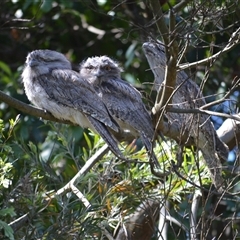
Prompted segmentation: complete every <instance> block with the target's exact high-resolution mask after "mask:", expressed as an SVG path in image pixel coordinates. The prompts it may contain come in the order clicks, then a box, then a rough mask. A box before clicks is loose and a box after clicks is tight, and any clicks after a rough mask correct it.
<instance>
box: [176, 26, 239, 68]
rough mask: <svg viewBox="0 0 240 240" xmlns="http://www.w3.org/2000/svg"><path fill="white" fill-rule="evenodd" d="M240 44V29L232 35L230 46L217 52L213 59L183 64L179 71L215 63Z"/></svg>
mask: <svg viewBox="0 0 240 240" xmlns="http://www.w3.org/2000/svg"><path fill="white" fill-rule="evenodd" d="M239 42H240V27H239V28H238V29H237V30H236V31H235V32H234V33H233V34H232V36H231V37H230V39H229V41H228V44H227V45H226V46H225V47H224V49H223V50H221V51H219V52H217V53H216V54H214V55H212V56H211V57H208V58H204V59H202V60H200V61H197V62H193V63H185V64H181V65H180V66H179V69H181V70H184V69H186V68H191V67H196V66H197V65H200V64H205V63H209V62H211V61H214V60H216V59H217V58H218V57H219V56H220V55H222V54H223V53H226V52H228V51H230V50H231V49H232V48H234V47H235V46H236V45H237V44H239Z"/></svg>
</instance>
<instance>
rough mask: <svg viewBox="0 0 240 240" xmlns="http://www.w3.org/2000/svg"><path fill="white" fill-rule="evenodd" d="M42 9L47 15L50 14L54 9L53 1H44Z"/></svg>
mask: <svg viewBox="0 0 240 240" xmlns="http://www.w3.org/2000/svg"><path fill="white" fill-rule="evenodd" d="M41 9H42V11H43V12H45V13H47V12H49V11H50V10H51V9H52V0H45V1H43V4H42V7H41Z"/></svg>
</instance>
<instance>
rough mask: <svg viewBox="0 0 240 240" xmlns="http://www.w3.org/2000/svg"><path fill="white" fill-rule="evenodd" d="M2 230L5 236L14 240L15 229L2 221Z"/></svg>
mask: <svg viewBox="0 0 240 240" xmlns="http://www.w3.org/2000/svg"><path fill="white" fill-rule="evenodd" d="M0 229H3V230H4V235H5V236H6V237H8V238H9V239H10V240H14V236H13V229H12V228H11V227H10V226H9V225H8V224H7V223H5V222H3V221H1V220H0Z"/></svg>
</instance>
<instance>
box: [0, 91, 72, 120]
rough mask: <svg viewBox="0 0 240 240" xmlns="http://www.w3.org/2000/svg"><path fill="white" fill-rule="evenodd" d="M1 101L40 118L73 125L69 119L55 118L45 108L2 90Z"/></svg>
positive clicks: (0, 93)
mask: <svg viewBox="0 0 240 240" xmlns="http://www.w3.org/2000/svg"><path fill="white" fill-rule="evenodd" d="M0 101H2V102H5V103H6V104H8V105H9V106H10V107H13V108H15V109H17V110H18V111H20V112H23V113H26V114H29V115H32V116H34V117H39V118H42V119H45V120H50V121H54V122H59V123H65V124H71V125H73V124H72V123H71V122H69V121H65V120H60V119H57V118H55V117H54V116H53V115H52V114H51V113H49V112H47V111H45V110H42V109H40V108H36V107H33V106H31V105H28V104H26V103H23V102H21V101H19V100H17V99H15V98H12V97H10V96H8V95H7V94H5V93H4V92H2V91H0Z"/></svg>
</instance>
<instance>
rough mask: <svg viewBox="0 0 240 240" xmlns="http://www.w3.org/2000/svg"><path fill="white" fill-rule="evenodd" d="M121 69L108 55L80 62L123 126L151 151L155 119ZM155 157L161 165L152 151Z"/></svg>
mask: <svg viewBox="0 0 240 240" xmlns="http://www.w3.org/2000/svg"><path fill="white" fill-rule="evenodd" d="M121 71H122V69H121V68H120V67H119V66H118V63H117V62H115V61H114V60H112V59H111V58H109V57H107V56H100V57H91V58H88V59H87V60H86V61H84V62H83V63H81V64H80V74H81V76H82V77H84V78H86V79H87V80H88V81H89V82H90V83H91V85H92V86H93V87H94V89H95V90H96V91H97V93H98V95H99V96H100V97H101V99H102V101H103V103H104V104H105V105H106V107H107V109H108V111H109V113H110V115H111V116H112V117H113V118H114V119H115V120H116V122H117V123H118V124H119V126H120V128H121V129H122V130H123V131H130V132H131V134H132V135H133V136H134V137H139V136H140V137H141V139H142V141H143V143H144V145H145V147H146V149H147V151H148V153H149V154H151V153H152V140H153V136H154V128H153V124H152V119H151V117H150V115H149V113H148V111H147V109H146V108H145V106H144V104H143V102H142V96H141V94H140V92H139V91H138V90H137V89H135V88H134V87H133V86H132V85H130V84H129V83H127V82H126V81H124V80H122V79H121ZM152 157H153V159H154V162H155V165H157V166H158V161H157V159H156V156H155V155H154V154H152ZM151 166H152V165H151ZM155 173H156V172H155ZM161 176H162V175H161Z"/></svg>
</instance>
